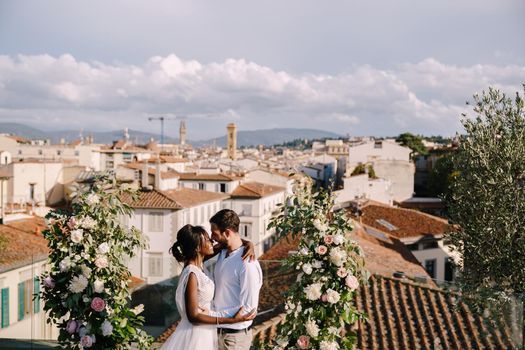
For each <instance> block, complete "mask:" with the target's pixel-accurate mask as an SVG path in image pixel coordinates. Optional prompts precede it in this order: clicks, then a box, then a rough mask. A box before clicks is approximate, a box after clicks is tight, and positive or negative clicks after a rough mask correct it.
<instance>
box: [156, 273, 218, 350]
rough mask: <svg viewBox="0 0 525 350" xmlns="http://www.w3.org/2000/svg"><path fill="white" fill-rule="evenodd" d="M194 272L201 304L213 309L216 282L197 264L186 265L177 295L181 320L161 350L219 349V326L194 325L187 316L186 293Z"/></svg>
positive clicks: (176, 299)
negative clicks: (190, 277)
mask: <svg viewBox="0 0 525 350" xmlns="http://www.w3.org/2000/svg"><path fill="white" fill-rule="evenodd" d="M191 272H193V273H194V274H195V276H196V277H197V284H198V297H199V306H202V307H204V308H206V309H208V310H211V301H212V299H213V294H214V292H215V284H214V283H213V280H212V279H211V278H210V277H208V275H207V274H206V273H205V272H204V271H202V270H201V269H199V268H198V267H197V266H195V265H188V266H186V267H184V269H183V270H182V272H181V275H180V278H179V285H178V286H177V292H176V295H175V301H176V303H177V309H178V310H179V313H180V316H181V321H180V322H179V325H178V326H177V328H176V329H175V332H174V333H173V334H172V335H171V336H170V337H169V338H168V340H166V342H165V343H164V345H162V347H161V348H160V350H208V349H209V350H216V349H218V342H217V328H216V326H215V325H193V324H191V323H190V321H188V317H187V316H186V306H185V302H184V293H185V291H186V285H187V284H188V277H189V276H190V273H191Z"/></svg>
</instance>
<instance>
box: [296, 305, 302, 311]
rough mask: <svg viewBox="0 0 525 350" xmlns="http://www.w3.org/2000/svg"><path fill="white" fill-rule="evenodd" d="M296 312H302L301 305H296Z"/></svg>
mask: <svg viewBox="0 0 525 350" xmlns="http://www.w3.org/2000/svg"><path fill="white" fill-rule="evenodd" d="M296 311H297V312H301V311H303V306H302V305H301V304H298V305H297V309H296Z"/></svg>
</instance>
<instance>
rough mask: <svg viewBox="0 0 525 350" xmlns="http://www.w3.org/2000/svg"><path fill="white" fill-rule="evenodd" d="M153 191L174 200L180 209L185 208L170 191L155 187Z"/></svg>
mask: <svg viewBox="0 0 525 350" xmlns="http://www.w3.org/2000/svg"><path fill="white" fill-rule="evenodd" d="M153 191H155V192H157V193H159V194H160V195H162V196H163V197H165V198H167V199H169V200H170V201H172V202H173V203H175V204H176V205H177V206H178V207H179V209H184V206H182V205H181V204H180V203H179V202H177V201H176V200H175V199H174V198H173V197H171V196H170V195H169V194H168V193H166V192H164V191H163V190H159V189H156V188H154V189H153Z"/></svg>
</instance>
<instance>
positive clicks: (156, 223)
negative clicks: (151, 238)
mask: <svg viewBox="0 0 525 350" xmlns="http://www.w3.org/2000/svg"><path fill="white" fill-rule="evenodd" d="M148 217H149V220H148V221H149V222H148V223H149V225H148V230H149V231H150V232H162V231H163V225H162V224H163V218H164V215H163V214H162V213H158V212H150V213H149V215H148Z"/></svg>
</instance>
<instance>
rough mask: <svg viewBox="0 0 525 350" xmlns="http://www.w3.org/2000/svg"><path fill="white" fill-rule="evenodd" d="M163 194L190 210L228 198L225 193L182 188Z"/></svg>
mask: <svg viewBox="0 0 525 350" xmlns="http://www.w3.org/2000/svg"><path fill="white" fill-rule="evenodd" d="M164 193H165V194H166V195H168V196H169V197H170V198H173V199H174V200H175V201H176V202H177V203H179V204H180V205H181V206H182V207H184V208H190V207H194V206H196V205H199V204H203V203H207V202H212V201H217V200H221V199H226V198H228V197H229V195H227V194H225V193H220V192H209V191H203V190H194V189H191V188H184V187H183V188H177V189H174V190H168V191H164Z"/></svg>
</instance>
